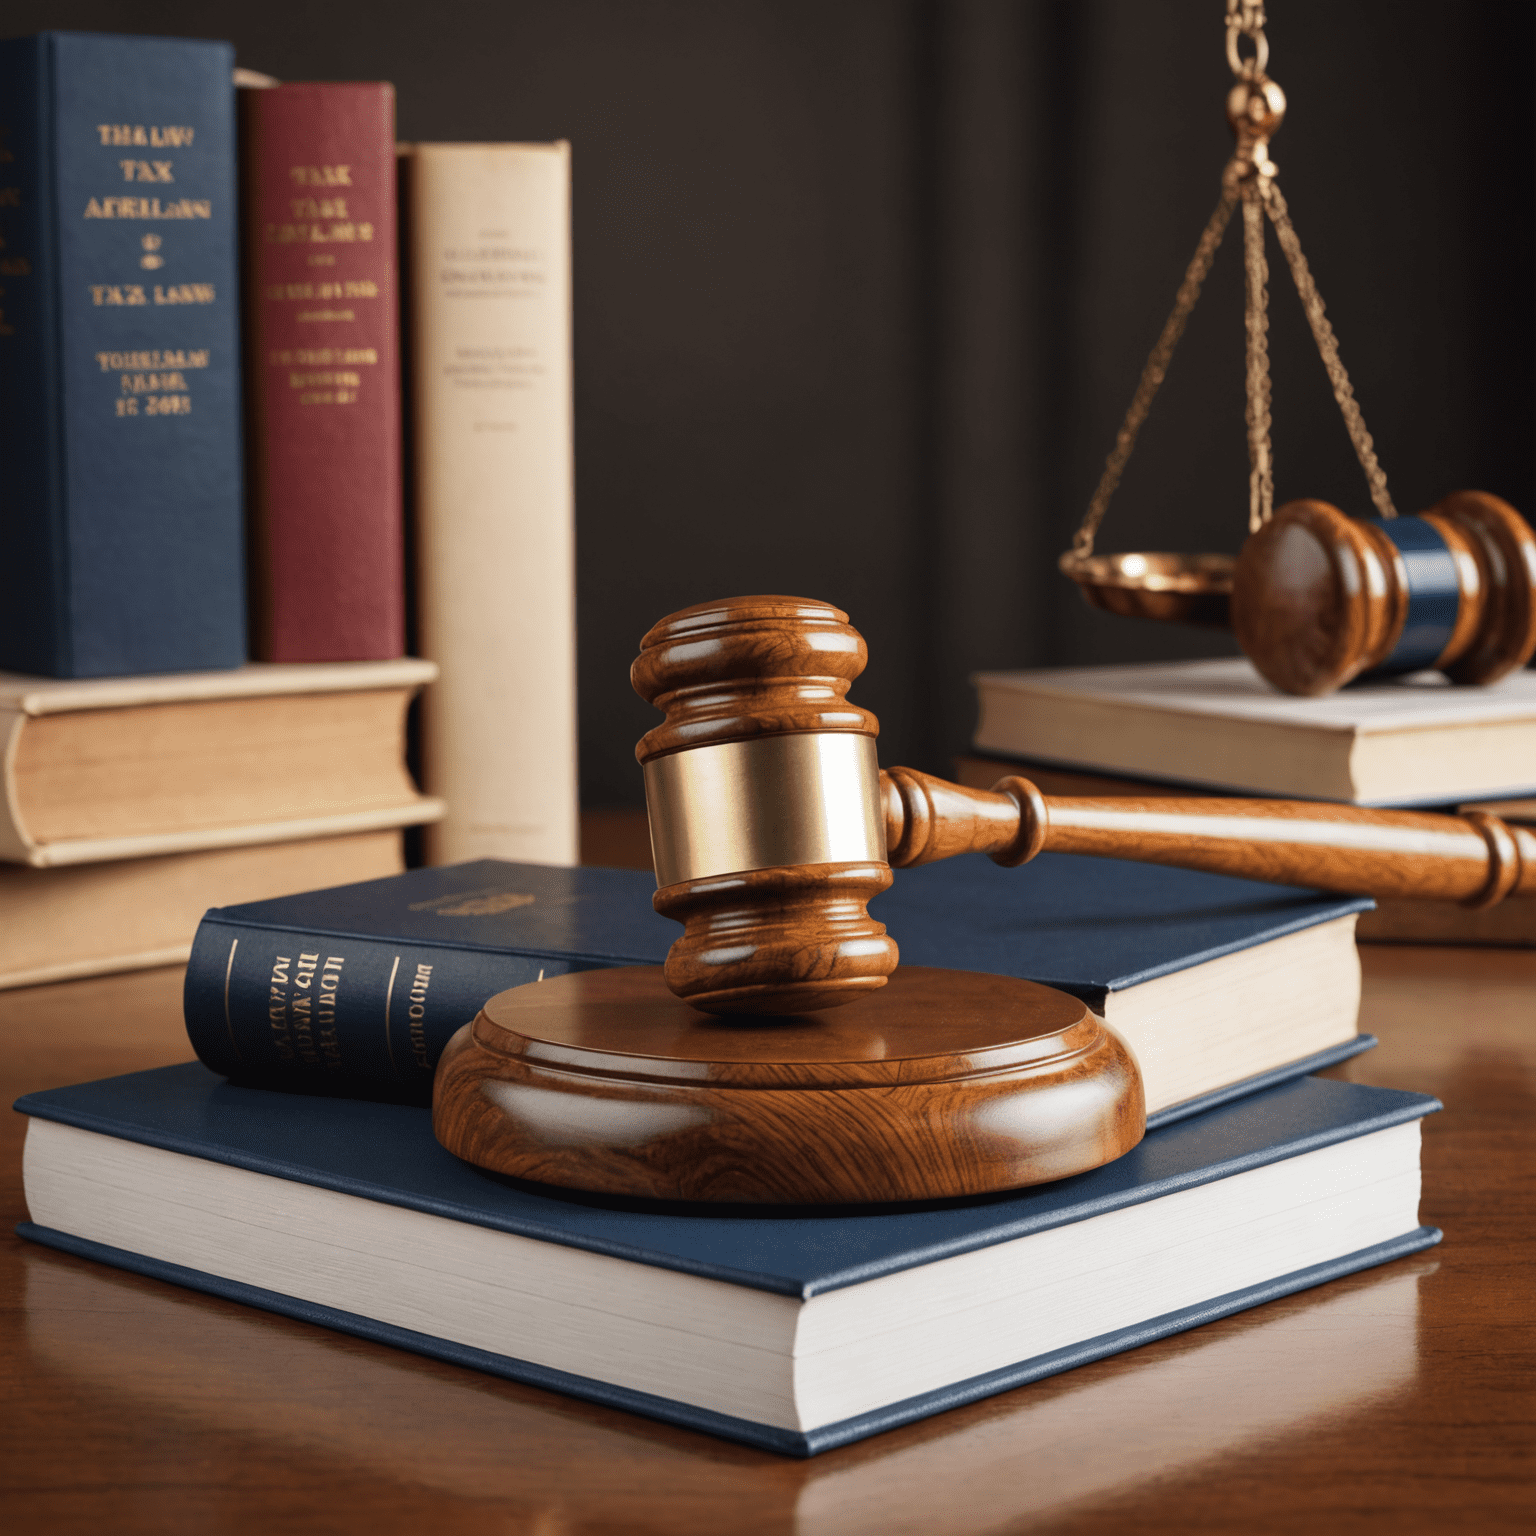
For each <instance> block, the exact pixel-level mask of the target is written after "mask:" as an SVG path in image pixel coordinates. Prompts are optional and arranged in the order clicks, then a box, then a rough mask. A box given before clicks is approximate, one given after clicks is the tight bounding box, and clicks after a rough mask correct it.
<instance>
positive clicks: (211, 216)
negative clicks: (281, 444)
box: [0, 32, 245, 677]
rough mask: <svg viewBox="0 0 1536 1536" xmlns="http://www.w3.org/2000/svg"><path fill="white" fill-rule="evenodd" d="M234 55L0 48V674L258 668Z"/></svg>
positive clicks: (102, 46) (82, 41) (82, 36)
mask: <svg viewBox="0 0 1536 1536" xmlns="http://www.w3.org/2000/svg"><path fill="white" fill-rule="evenodd" d="M233 66H234V54H233V50H232V49H231V48H230V46H229V45H228V44H227V43H210V42H194V41H190V40H187V39H182V38H158V37H111V36H102V35H97V34H89V33H69V32H45V33H42V34H40V35H38V36H36V37H27V38H14V39H11V40H10V41H7V42H0V289H3V293H0V466H3V469H0V668H4V669H6V670H8V671H12V672H23V673H34V674H40V675H44V676H49V677H101V676H106V675H112V674H129V673H137V672H188V671H197V670H201V669H206V668H212V667H234V666H238V665H239V664H240V663H241V662H243V661H244V660H245V589H244V581H245V577H244V555H243V542H242V541H243V534H242V529H241V459H240V394H239V353H238V346H237V336H238V319H237V317H238V310H237V298H238V295H237V291H236V259H235V257H236V233H235V216H236V208H235V141H234V87H233V84H232V81H231V71H232V69H233Z"/></svg>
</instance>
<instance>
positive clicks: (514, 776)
mask: <svg viewBox="0 0 1536 1536" xmlns="http://www.w3.org/2000/svg"><path fill="white" fill-rule="evenodd" d="M401 185H402V189H403V203H404V215H405V223H406V227H407V230H408V236H407V240H408V250H409V262H408V268H409V277H408V282H407V302H408V304H409V306H410V336H411V348H412V375H413V377H412V386H411V388H412V394H411V401H412V415H413V425H412V434H413V444H414V450H415V516H416V531H417V553H416V578H417V594H418V596H417V603H418V622H419V626H420V644H421V650H422V653H423V654H424V655H426V656H428V657H430V658H431V659H432V660H433V661H435V662H437V663H438V664H439V665H440V666H441V668H442V678H441V680H440V681H439V682H438V683H437V685H436V686H435V687H434V688H433V689H432V690H431V692H430V693H429V695H428V697H427V698H426V700H425V702H424V706H423V715H422V721H423V762H424V768H425V773H426V787H427V789H428V791H429V792H430V793H432V794H434V795H440V796H441V797H442V798H443V799H444V800H445V801H446V802H447V805H448V813H447V815H446V816H445V817H444V818H443V819H442V821H441V822H439V823H438V824H437V826H436V827H435V828H434V829H433V831H432V833H431V834H430V836H429V842H428V847H429V851H430V855H431V857H432V860H433V862H435V863H452V862H457V861H459V860H462V859H479V858H499V859H514V860H525V861H531V862H535V863H544V864H574V863H575V862H576V860H577V856H578V802H577V784H576V618H575V533H574V493H573V474H572V460H571V290H570V233H569V231H570V147H569V145H566V144H563V143H562V144H416V145H412V146H409V147H407V148H405V149H404V150H403V151H402V155H401Z"/></svg>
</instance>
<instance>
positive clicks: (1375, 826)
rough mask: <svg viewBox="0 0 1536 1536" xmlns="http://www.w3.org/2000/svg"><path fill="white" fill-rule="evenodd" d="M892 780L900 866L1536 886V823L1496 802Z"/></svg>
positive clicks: (891, 826) (1401, 890)
mask: <svg viewBox="0 0 1536 1536" xmlns="http://www.w3.org/2000/svg"><path fill="white" fill-rule="evenodd" d="M882 778H883V779H884V780H886V781H887V791H886V795H885V810H886V843H887V846H888V848H889V850H890V854H889V857H890V861H891V863H892V864H893V865H896V866H897V867H898V868H900V867H904V866H906V865H909V864H926V863H929V862H931V861H932V860H934V859H947V858H950V857H952V856H953V855H955V854H958V853H985V854H989V855H990V856H991V857H992V858H993V859H995V860H996V861H997V862H998V863H1000V864H1020V863H1023V862H1024V861H1025V860H1027V859H1030V858H1033V857H1034V855H1035V854H1037V853H1040V852H1051V853H1080V854H1094V855H1098V856H1100V857H1102V858H1116V859H1135V860H1139V861H1141V862H1144V863H1150V864H1170V865H1173V866H1174V867H1176V868H1179V869H1203V870H1209V871H1210V872H1211V873H1213V874H1219V875H1239V876H1242V877H1243V878H1245V879H1249V880H1271V881H1274V882H1276V883H1277V884H1281V885H1307V886H1313V887H1315V888H1317V889H1319V890H1324V891H1340V892H1344V893H1346V894H1348V893H1355V894H1359V895H1366V896H1388V897H1406V898H1413V899H1417V900H1434V901H1459V902H1464V903H1466V904H1467V905H1469V906H1492V905H1494V904H1495V903H1497V902H1499V901H1502V900H1503V899H1504V898H1505V897H1506V896H1511V895H1515V896H1531V895H1536V831H1533V830H1532V829H1531V828H1528V827H1524V826H1520V825H1510V824H1508V823H1506V822H1504V821H1501V820H1500V819H1499V818H1498V817H1497V816H1492V815H1490V814H1489V813H1488V812H1486V811H1474V810H1468V811H1465V812H1463V813H1462V814H1461V815H1460V816H1437V815H1431V814H1429V813H1427V812H1421V811H1376V810H1366V809H1364V808H1362V807H1360V806H1353V805H1334V804H1331V803H1329V802H1326V801H1317V800H1239V799H1235V798H1226V797H1221V798H1216V797H1210V798H1207V797H1202V796H1194V797H1182V796H1177V795H1158V794H1154V795H1146V796H1140V797H1138V796H1135V795H1131V794H1120V795H1105V796H1082V797H1079V796H1068V795H1042V794H1041V793H1040V791H1039V790H1038V789H1037V788H1036V787H1035V785H1034V784H1033V783H1031V782H1030V780H1028V779H1025V778H1020V777H1018V776H1017V775H1007V776H1005V777H1003V778H1001V779H999V780H998V781H997V783H996V784H995V785H994V786H993V788H992V789H990V790H981V789H973V788H967V787H965V786H963V785H959V784H950V783H947V782H946V781H945V780H943V779H936V778H933V777H932V776H931V775H929V774H925V773H918V772H917V771H916V770H915V769H911V768H892V769H890V770H889V771H888V772H887V773H886V774H884V775H882ZM896 937H897V940H898V942H899V941H900V937H901V936H900V935H899V934H898V935H897V936H896Z"/></svg>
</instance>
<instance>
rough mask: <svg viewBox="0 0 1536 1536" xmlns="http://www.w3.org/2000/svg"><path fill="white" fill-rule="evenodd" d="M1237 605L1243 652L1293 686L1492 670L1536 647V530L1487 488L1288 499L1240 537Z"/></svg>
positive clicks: (1295, 689) (1465, 675) (1488, 678)
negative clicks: (1394, 500) (1403, 498)
mask: <svg viewBox="0 0 1536 1536" xmlns="http://www.w3.org/2000/svg"><path fill="white" fill-rule="evenodd" d="M1231 613H1232V628H1233V630H1234V631H1235V632H1236V634H1237V639H1238V643H1239V644H1240V645H1241V646H1242V648H1243V650H1244V651H1245V652H1246V653H1247V655H1248V658H1249V660H1250V661H1252V662H1253V664H1254V666H1255V667H1256V668H1257V669H1258V670H1259V672H1261V673H1262V674H1263V675H1264V676H1265V677H1266V678H1268V679H1269V681H1270V682H1271V683H1273V684H1274V685H1275V687H1276V688H1279V689H1280V690H1281V691H1282V692H1285V693H1296V694H1321V693H1328V692H1331V691H1332V690H1333V689H1335V688H1338V687H1340V686H1341V685H1342V684H1344V683H1347V682H1349V681H1350V679H1351V678H1354V677H1358V676H1359V675H1360V674H1362V673H1367V672H1370V673H1376V674H1378V675H1384V676H1390V675H1394V674H1400V673H1404V672H1416V671H1419V670H1421V669H1422V668H1426V667H1435V668H1438V669H1439V670H1440V671H1442V672H1445V673H1446V674H1447V675H1448V676H1449V677H1450V678H1451V680H1452V681H1453V682H1457V683H1492V682H1496V681H1497V680H1498V679H1499V678H1501V677H1503V676H1504V675H1505V674H1506V673H1508V672H1511V671H1513V670H1514V669H1515V668H1516V667H1520V666H1524V665H1525V663H1526V662H1527V661H1529V660H1530V658H1531V653H1532V651H1533V650H1536V537H1533V535H1532V533H1531V530H1530V528H1529V527H1527V525H1526V523H1525V521H1524V519H1523V518H1521V516H1520V514H1519V513H1518V512H1516V511H1515V509H1514V508H1513V507H1511V506H1510V505H1509V504H1508V503H1507V502H1504V501H1501V500H1499V498H1498V497H1497V496H1490V495H1488V494H1487V493H1486V492H1484V491H1457V492H1455V493H1453V494H1452V495H1450V496H1447V497H1446V498H1445V500H1444V501H1442V502H1440V503H1439V504H1438V505H1437V506H1436V507H1434V508H1433V509H1432V510H1430V511H1428V512H1425V513H1422V514H1421V515H1420V516H1418V517H1397V518H1391V519H1383V518H1370V519H1365V518H1351V517H1346V516H1345V515H1344V514H1343V513H1342V512H1340V511H1339V510H1338V508H1337V507H1333V506H1330V505H1329V504H1328V503H1327V502H1325V501H1292V502H1289V503H1287V504H1286V505H1285V506H1283V507H1281V508H1280V509H1279V511H1278V512H1276V513H1275V515H1274V517H1273V518H1272V519H1271V520H1270V521H1269V522H1268V523H1266V524H1265V525H1264V526H1263V527H1262V528H1261V529H1259V531H1258V532H1257V533H1255V534H1253V535H1252V536H1251V537H1250V538H1249V540H1248V542H1247V543H1246V544H1245V545H1244V546H1243V551H1242V554H1241V555H1239V556H1238V561H1237V568H1236V571H1235V572H1234V575H1233V584H1232V608H1231Z"/></svg>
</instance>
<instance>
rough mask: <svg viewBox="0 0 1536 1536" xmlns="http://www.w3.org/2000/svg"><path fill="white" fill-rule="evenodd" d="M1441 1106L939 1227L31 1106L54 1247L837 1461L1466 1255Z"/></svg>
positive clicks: (1340, 1115)
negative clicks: (1287, 1304)
mask: <svg viewBox="0 0 1536 1536" xmlns="http://www.w3.org/2000/svg"><path fill="white" fill-rule="evenodd" d="M1438 1107H1439V1105H1438V1104H1437V1103H1436V1101H1435V1100H1434V1099H1431V1098H1426V1097H1424V1096H1422V1095H1419V1094H1410V1093H1400V1092H1396V1091H1394V1090H1391V1089H1385V1088H1368V1087H1362V1086H1360V1085H1357V1084H1353V1083H1338V1082H1328V1081H1324V1080H1321V1079H1317V1078H1305V1079H1302V1080H1301V1081H1298V1082H1293V1083H1289V1084H1286V1085H1284V1086H1281V1087H1278V1088H1274V1089H1271V1090H1269V1091H1268V1092H1267V1093H1264V1094H1260V1095H1258V1096H1256V1097H1251V1098H1247V1099H1244V1100H1241V1101H1239V1102H1238V1103H1235V1104H1233V1105H1229V1106H1227V1107H1224V1108H1220V1109H1215V1110H1212V1111H1211V1112H1209V1113H1208V1114H1205V1115H1202V1116H1199V1117H1197V1118H1195V1119H1192V1120H1186V1121H1183V1122H1181V1123H1179V1124H1177V1125H1172V1126H1168V1127H1166V1128H1164V1129H1163V1130H1160V1131H1155V1132H1153V1133H1151V1134H1150V1135H1149V1136H1148V1137H1147V1138H1146V1139H1145V1140H1144V1141H1143V1142H1142V1143H1141V1145H1140V1146H1138V1147H1136V1148H1135V1149H1134V1150H1133V1151H1131V1152H1130V1153H1128V1154H1127V1155H1126V1156H1124V1157H1122V1158H1120V1159H1119V1160H1118V1161H1116V1162H1113V1163H1110V1164H1108V1165H1107V1166H1105V1167H1103V1168H1098V1169H1095V1170H1094V1171H1093V1172H1091V1173H1087V1174H1082V1175H1079V1176H1077V1177H1075V1178H1071V1179H1065V1180H1062V1181H1060V1182H1058V1183H1056V1184H1047V1185H1040V1186H1036V1187H1034V1188H1030V1189H1022V1190H1017V1191H1013V1192H1010V1193H1008V1194H1005V1195H1000V1196H993V1197H989V1198H985V1199H979V1200H962V1201H942V1202H929V1203H924V1204H922V1205H920V1206H916V1207H902V1206H884V1207H874V1208H865V1207H855V1208H837V1209H828V1208H820V1209H805V1208H800V1209H783V1210H774V1211H771V1212H764V1211H762V1210H752V1211H737V1210H734V1209H730V1208H719V1207H708V1206H672V1205H658V1204H653V1203H649V1202H635V1201H616V1200H603V1199H598V1198H594V1197H590V1196H588V1197H576V1198H568V1197H564V1196H562V1195H561V1194H560V1192H558V1191H553V1190H549V1189H544V1188H538V1187H536V1186H531V1185H524V1184H518V1183H516V1182H514V1181H512V1180H508V1179H504V1178H499V1177H496V1176H494V1175H490V1174H486V1173H483V1172H481V1171H480V1170H478V1169H476V1168H474V1167H472V1166H471V1165H469V1164H467V1163H462V1162H460V1161H458V1160H457V1159H456V1158H454V1157H452V1156H451V1155H450V1154H449V1153H447V1152H446V1151H444V1150H443V1149H442V1148H441V1147H440V1146H438V1144H437V1143H436V1142H435V1141H434V1140H433V1138H432V1133H431V1124H430V1115H429V1114H428V1112H427V1111H426V1110H423V1109H417V1108H414V1107H411V1106H406V1105H384V1104H368V1103H362V1102H349V1101H335V1100H322V1099H315V1098H311V1097H306V1096H303V1095H296V1094H276V1093H261V1092H259V1091H256V1090H251V1089H243V1088H238V1087H234V1086H232V1085H230V1084H226V1083H222V1082H220V1081H219V1080H218V1079H217V1078H216V1077H214V1076H213V1075H212V1074H211V1073H209V1072H208V1071H207V1070H206V1069H205V1068H203V1067H201V1066H199V1065H197V1064H196V1063H188V1064H186V1065H184V1066H179V1067H162V1068H160V1069H158V1070H156V1071H153V1072H142V1073H135V1074H133V1075H131V1076H128V1077H119V1078H111V1079H108V1080H107V1081H105V1082H99V1083H90V1084H85V1085H83V1086H80V1087H75V1088H61V1089H54V1090H51V1091H49V1092H46V1093H38V1094H32V1095H29V1096H28V1097H27V1098H24V1099H22V1100H21V1101H20V1102H19V1103H18V1104H17V1106H16V1108H17V1109H18V1110H20V1111H21V1112H22V1113H23V1114H26V1115H29V1116H31V1117H32V1121H31V1124H30V1126H29V1127H28V1132H27V1148H26V1156H25V1181H26V1197H27V1206H28V1211H29V1213H30V1217H31V1220H30V1222H28V1223H27V1224H25V1225H23V1226H22V1227H21V1228H19V1231H20V1232H21V1234H22V1235H23V1236H25V1237H30V1238H33V1239H34V1240H36V1241H39V1242H44V1243H48V1244H50V1245H52V1246H54V1247H56V1248H61V1249H63V1250H65V1251H67V1252H71V1253H78V1254H82V1255H85V1256H87V1257H91V1258H96V1259H100V1260H102V1261H104V1262H106V1263H110V1264H116V1265H118V1266H120V1267H122V1268H125V1269H130V1270H134V1271H136V1272H138V1273H140V1274H147V1275H152V1276H155V1277H157V1278H160V1279H165V1280H171V1281H174V1282H175V1283H177V1284H181V1285H187V1286H191V1287H194V1288H196V1289H199V1290H204V1291H208V1292H211V1293H213V1294H215V1295H220V1296H225V1297H229V1298H232V1299H235V1300H238V1301H242V1302H245V1303H247V1304H249V1305H252V1306H257V1307H262V1308H265V1309H267V1310H268V1311H274V1312H281V1313H285V1314H287V1315H289V1316H292V1317H297V1318H300V1319H303V1320H305V1321H309V1322H314V1323H319V1324H322V1325H324V1326H327V1327H331V1328H336V1329H340V1330H342V1331H345V1332H349V1333H354V1334H358V1335H360V1336H362V1337H365V1338H371V1339H376V1340H381V1341H383V1342H386V1343H391V1344H394V1345H397V1346H399V1347H400V1348H403V1349H410V1350H414V1351H416V1352H418V1353H421V1354H427V1355H434V1356H437V1357H438V1358H440V1359H444V1360H448V1361H451V1362H453V1363H455V1364H459V1365H465V1366H470V1367H472V1368H475V1369H479V1370H483V1371H488V1372H491V1373H493V1374H495V1375H499V1376H505V1377H510V1378H511V1379H513V1380H517V1381H523V1382H528V1383H531V1384H533V1385H536V1386H541V1387H546V1388H550V1389H553V1390H557V1391H563V1392H568V1393H571V1394H573V1395H575V1396H578V1397H584V1398H587V1399H590V1400H592V1401H595V1402H600V1403H606V1404H611V1405H613V1406H616V1407H623V1408H627V1409H630V1410H632V1411H634V1412H637V1413H643V1414H647V1415H650V1416H651V1417H653V1418H658V1419H664V1420H668V1421H671V1422H673V1423H677V1424H683V1425H687V1426H690V1427H693V1428H696V1429H702V1430H707V1431H709V1432H712V1433H715V1434H719V1435H725V1436H729V1437H730V1438H733V1439H737V1440H742V1441H745V1442H747V1443H749V1444H753V1445H758V1446H763V1447H766V1448H768V1449H771V1450H775V1451H779V1452H783V1453H786V1454H790V1455H801V1456H804V1455H812V1454H814V1453H816V1452H818V1451H821V1450H826V1449H828V1448H830V1447H832V1446H836V1445H842V1444H846V1443H847V1442H849V1441H852V1440H858V1439H861V1438H863V1437H864V1436H867V1435H870V1434H874V1433H876V1432H878V1431H880V1430H884V1429H888V1428H893V1427H895V1426H896V1425H899V1424H903V1423H908V1422H910V1421H912V1420H914V1419H918V1418H922V1417H925V1416H927V1415H929V1414H932V1413H937V1412H940V1411H942V1410H943V1409H946V1408H950V1407H954V1406H958V1405H959V1404H961V1403H965V1402H970V1401H973V1400H975V1399H977V1398H980V1397H985V1396H989V1395H991V1394H992V1393H996V1392H1002V1391H1006V1390H1008V1389H1009V1388H1011V1387H1016V1386H1021V1385H1023V1384H1025V1383H1027V1382H1031V1381H1036V1380H1039V1379H1040V1378H1042V1377H1046V1376H1051V1375H1054V1374H1056V1373H1058V1372H1061V1371H1065V1370H1069V1369H1071V1368H1072V1367H1073V1366H1076V1365H1080V1364H1084V1363H1086V1362H1088V1361H1091V1360H1097V1359H1102V1358H1103V1357H1105V1356H1107V1355H1111V1354H1116V1353H1119V1352H1121V1351H1123V1350H1127V1349H1132V1348H1135V1347H1136V1346H1137V1345H1140V1344H1143V1343H1148V1342H1150V1341H1152V1340H1154V1339H1158V1338H1163V1337H1166V1336H1167V1335H1169V1334H1172V1333H1177V1332H1180V1331H1182V1330H1184V1329H1187V1328H1192V1327H1195V1326H1198V1325H1199V1324H1201V1323H1204V1322H1208V1321H1211V1320H1213V1319H1215V1318H1219V1317H1225V1316H1228V1315H1230V1314H1231V1313H1233V1312H1237V1311H1240V1310H1242V1309H1244V1308H1246V1307H1251V1306H1255V1305H1257V1304H1259V1303H1261V1302H1265V1301H1269V1300H1272V1299H1274V1298H1275V1297H1278V1296H1283V1295H1287V1294H1289V1293H1291V1292H1293V1291H1298V1290H1301V1289H1304V1288H1306V1287H1308V1286H1312V1285H1317V1284H1319V1283H1321V1282H1323V1281H1325V1280H1329V1279H1332V1278H1334V1277H1335V1276H1338V1275H1342V1274H1347V1273H1350V1272H1351V1271H1353V1270H1357V1269H1362V1268H1365V1267H1367V1266H1369V1265H1372V1264H1379V1263H1383V1262H1385V1261H1387V1260H1389V1259H1393V1258H1397V1257H1399V1256H1401V1255H1403V1254H1406V1253H1410V1252H1413V1251H1414V1250H1416V1249H1419V1248H1423V1247H1427V1246H1429V1245H1430V1244H1432V1243H1434V1242H1436V1241H1438V1240H1439V1237H1440V1234H1439V1233H1438V1232H1437V1231H1435V1230H1434V1229H1433V1228H1427V1227H1423V1226H1421V1225H1420V1224H1419V1219H1418V1200H1419V1125H1418V1122H1419V1120H1420V1118H1421V1117H1422V1116H1424V1115H1425V1114H1428V1113H1430V1112H1432V1111H1433V1110H1435V1109H1437V1108H1438Z"/></svg>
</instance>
